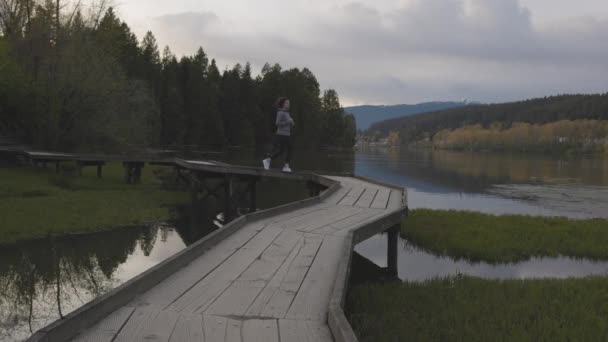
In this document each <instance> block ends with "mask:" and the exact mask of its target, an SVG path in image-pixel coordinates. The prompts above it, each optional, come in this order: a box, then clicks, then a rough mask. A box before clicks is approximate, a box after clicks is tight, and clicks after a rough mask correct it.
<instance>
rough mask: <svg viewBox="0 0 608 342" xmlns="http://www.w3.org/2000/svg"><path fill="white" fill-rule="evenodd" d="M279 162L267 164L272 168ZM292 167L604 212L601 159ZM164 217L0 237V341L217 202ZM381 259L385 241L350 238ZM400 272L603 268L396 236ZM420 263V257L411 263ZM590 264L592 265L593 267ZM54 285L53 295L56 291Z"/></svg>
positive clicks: (431, 193)
mask: <svg viewBox="0 0 608 342" xmlns="http://www.w3.org/2000/svg"><path fill="white" fill-rule="evenodd" d="M261 155H262V154H260V153H257V154H256V153H254V152H252V151H240V152H232V153H228V154H204V153H198V154H197V153H193V154H191V155H189V156H188V157H191V158H209V159H216V160H223V161H227V162H233V163H238V164H245V165H253V166H258V165H261V162H260V159H261ZM279 164H280V163H276V164H275V165H273V167H274V168H279V167H281V165H279ZM292 168H294V169H296V170H309V171H315V172H319V173H333V174H340V173H355V174H357V175H362V176H368V177H372V178H376V179H379V180H383V181H387V182H390V183H394V184H397V185H400V186H404V187H407V188H408V195H409V205H410V207H411V208H421V207H426V208H441V209H466V210H477V211H484V212H489V213H497V214H500V213H518V214H532V215H558V216H568V217H572V218H586V217H608V160H607V159H603V158H551V157H530V156H511V155H500V156H495V155H490V154H472V153H452V152H412V151H397V150H388V149H378V150H369V151H360V152H357V153H352V152H350V153H344V152H316V153H308V152H303V151H296V153H295V160H294V162H293V163H292ZM258 195H259V197H260V198H259V200H258V205H259V207H260V208H266V207H271V206H275V205H278V204H281V203H285V202H288V201H293V200H297V199H301V198H304V197H305V196H306V195H307V190H306V188H305V186H304V184H298V183H294V182H287V181H277V180H264V181H262V182H261V184H260V187H259V189H258ZM178 213H179V215H178V217H179V219H178V220H176V221H175V222H172V223H170V224H163V225H156V226H153V227H138V228H126V229H120V230H115V231H111V232H103V233H96V234H88V235H80V236H71V237H65V238H57V239H54V240H37V241H29V242H21V243H18V244H13V245H4V246H0V260H1V261H0V340H2V341H4V340H9V341H10V340H21V339H24V338H27V337H28V336H29V335H30V331H36V330H37V329H39V328H41V327H43V326H45V325H47V324H48V323H50V322H52V321H54V320H55V319H57V318H59V317H60V315H61V314H63V315H66V314H67V313H69V312H70V311H72V310H74V309H76V308H78V307H79V306H81V305H82V304H83V303H86V302H88V301H90V300H91V299H93V298H95V297H96V296H98V295H100V294H103V293H106V292H107V291H108V290H110V289H111V288H113V287H116V286H117V285H119V284H121V283H123V282H125V281H126V280H128V279H130V278H132V277H133V276H135V275H137V274H139V273H141V272H143V271H145V270H146V269H148V268H149V267H152V266H153V265H156V264H157V263H159V262H161V261H162V260H164V259H166V258H167V257H168V256H170V255H173V254H174V253H176V252H178V251H179V250H181V249H183V248H185V247H186V246H188V245H190V244H192V243H194V242H195V241H197V240H198V239H200V238H201V237H202V236H205V235H206V234H208V233H209V232H210V231H213V230H214V229H216V228H217V227H218V225H219V223H218V221H219V220H218V217H219V218H221V205H219V204H218V203H207V202H206V203H197V204H196V205H194V206H189V207H185V208H179V209H178ZM357 251H358V252H359V253H360V254H362V255H363V257H365V258H367V259H368V260H371V261H372V262H374V263H375V264H377V265H380V266H383V265H384V263H385V255H386V240H385V238H384V237H375V238H373V239H371V240H369V241H367V242H365V243H364V244H361V245H359V246H357ZM399 253H400V258H401V260H400V276H401V277H402V278H403V279H414V280H416V279H418V280H420V279H425V278H428V277H432V276H436V275H445V274H452V273H453V272H456V271H460V272H461V273H465V271H467V272H468V273H467V274H471V275H479V276H483V275H484V274H485V275H487V276H488V277H502V276H504V277H520V276H521V275H522V274H526V275H529V276H532V277H533V276H543V275H547V276H551V277H560V276H562V275H564V274H568V275H574V276H583V275H585V274H603V273H605V270H606V268H605V266H604V265H603V264H601V265H595V264H593V263H591V264H589V263H585V261H583V263H582V264H581V263H578V261H576V260H571V259H567V258H562V259H556V260H531V261H530V262H529V263H523V264H517V265H504V267H503V268H500V269H498V270H497V269H496V268H493V267H495V266H492V265H483V264H468V263H466V262H465V263H457V262H453V261H451V260H449V259H446V258H441V257H436V256H432V255H429V254H426V253H424V252H422V251H420V250H417V249H415V248H412V247H411V246H408V245H407V244H405V243H404V244H403V248H400V252H399ZM420 265H425V266H424V267H421V266H420ZM598 272H599V273H598ZM58 294H59V295H58Z"/></svg>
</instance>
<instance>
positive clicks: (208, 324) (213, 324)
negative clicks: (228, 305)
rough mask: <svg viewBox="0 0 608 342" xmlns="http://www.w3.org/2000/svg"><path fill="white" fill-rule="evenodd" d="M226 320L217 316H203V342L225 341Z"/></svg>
mask: <svg viewBox="0 0 608 342" xmlns="http://www.w3.org/2000/svg"><path fill="white" fill-rule="evenodd" d="M227 325H228V319H227V318H226V317H219V316H203V326H204V331H205V342H224V341H226V329H227Z"/></svg>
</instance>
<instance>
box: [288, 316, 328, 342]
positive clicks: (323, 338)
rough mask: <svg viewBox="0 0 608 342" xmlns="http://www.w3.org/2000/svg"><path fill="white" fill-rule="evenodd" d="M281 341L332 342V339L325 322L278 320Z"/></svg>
mask: <svg viewBox="0 0 608 342" xmlns="http://www.w3.org/2000/svg"><path fill="white" fill-rule="evenodd" d="M279 334H280V337H281V341H289V342H332V341H333V338H332V335H331V332H330V331H329V327H328V326H327V324H325V322H314V321H292V320H287V319H280V320H279Z"/></svg>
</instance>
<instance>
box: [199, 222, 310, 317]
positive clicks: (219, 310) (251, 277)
mask: <svg viewBox="0 0 608 342" xmlns="http://www.w3.org/2000/svg"><path fill="white" fill-rule="evenodd" d="M300 239H302V233H300V232H294V231H283V232H281V234H279V236H278V237H277V238H276V239H275V240H274V241H273V242H272V244H271V245H270V246H269V247H268V248H267V249H266V250H265V251H264V253H262V255H260V257H259V258H258V259H256V260H255V261H254V262H253V263H252V264H251V265H250V266H249V267H248V268H247V270H246V271H245V272H243V274H241V275H240V276H239V278H238V280H237V281H235V282H233V283H232V284H231V285H230V287H229V288H228V289H227V290H226V291H225V292H224V293H223V294H222V295H221V296H220V297H219V298H218V299H217V300H216V301H215V302H214V303H213V304H212V305H211V306H210V307H209V308H208V309H207V310H206V311H205V313H206V314H209V315H223V316H229V315H233V316H241V315H243V314H245V312H246V311H247V308H249V306H250V305H251V304H252V303H253V301H254V300H255V299H256V297H257V296H258V295H259V294H260V292H262V290H263V289H264V287H266V284H267V283H268V282H269V281H270V280H271V279H272V277H273V276H274V275H275V273H277V271H278V269H279V268H280V267H281V265H282V264H283V263H284V262H285V259H286V258H287V257H288V256H289V254H290V253H291V251H292V250H293V248H294V247H295V245H296V243H297V242H298V241H299V240H300Z"/></svg>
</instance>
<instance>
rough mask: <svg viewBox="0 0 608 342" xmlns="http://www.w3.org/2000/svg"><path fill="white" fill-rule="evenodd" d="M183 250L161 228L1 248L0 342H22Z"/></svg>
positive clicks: (180, 242)
mask: <svg viewBox="0 0 608 342" xmlns="http://www.w3.org/2000/svg"><path fill="white" fill-rule="evenodd" d="M185 246H186V245H185V244H184V242H183V240H182V239H181V237H180V236H179V234H177V232H176V230H175V228H173V227H171V226H165V225H154V226H152V227H137V228H121V229H118V230H114V231H108V232H102V233H95V234H85V235H77V236H67V237H62V238H56V239H52V240H48V239H45V240H36V241H29V242H23V243H19V244H16V245H10V246H2V247H0V259H1V260H2V263H1V264H0V293H1V294H2V296H0V340H2V341H8V340H22V339H25V338H27V337H29V336H30V335H31V332H35V331H36V330H38V329H40V328H42V327H44V326H46V325H48V324H49V323H51V322H53V321H55V320H56V319H58V318H60V317H62V316H65V315H67V314H68V313H70V312H71V311H73V310H75V309H77V308H78V307H80V306H82V305H83V304H85V303H87V302H89V301H90V300H92V299H94V298H95V297H97V296H99V295H101V294H103V293H106V292H107V291H109V290H110V289H112V288H114V287H116V286H118V285H120V284H122V283H124V282H125V281H127V280H129V279H131V278H132V277H134V276H136V275H138V274H140V273H141V272H143V271H145V270H147V269H148V268H150V267H152V266H154V265H156V264H158V263H159V262H161V261H162V260H164V259H166V258H167V257H168V256H171V255H173V254H175V253H176V252H178V251H180V250H181V249H183V248H184V247H185Z"/></svg>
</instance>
